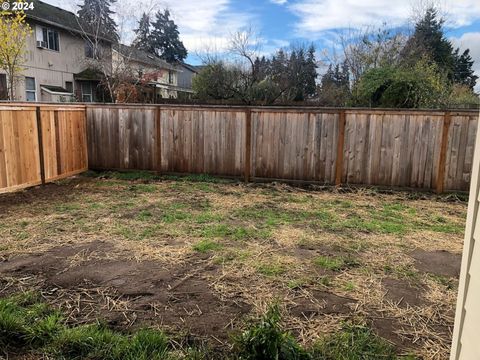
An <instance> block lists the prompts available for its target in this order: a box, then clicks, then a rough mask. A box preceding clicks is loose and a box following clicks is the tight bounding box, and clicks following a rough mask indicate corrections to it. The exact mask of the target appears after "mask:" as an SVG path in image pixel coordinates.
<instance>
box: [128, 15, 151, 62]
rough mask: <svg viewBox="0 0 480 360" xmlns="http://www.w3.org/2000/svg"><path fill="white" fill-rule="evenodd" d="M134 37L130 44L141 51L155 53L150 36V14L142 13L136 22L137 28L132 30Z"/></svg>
mask: <svg viewBox="0 0 480 360" xmlns="http://www.w3.org/2000/svg"><path fill="white" fill-rule="evenodd" d="M134 32H135V39H134V40H133V43H132V45H133V46H134V47H135V48H137V49H139V50H142V51H146V52H148V53H153V54H154V53H155V49H154V47H153V44H152V37H151V33H150V16H149V15H148V14H146V13H143V14H142V17H141V18H140V20H139V22H138V28H137V29H135V30H134Z"/></svg>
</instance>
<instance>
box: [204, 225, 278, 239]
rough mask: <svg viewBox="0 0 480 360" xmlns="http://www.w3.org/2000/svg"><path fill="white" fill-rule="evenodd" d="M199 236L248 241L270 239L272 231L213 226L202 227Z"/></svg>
mask: <svg viewBox="0 0 480 360" xmlns="http://www.w3.org/2000/svg"><path fill="white" fill-rule="evenodd" d="M199 236H201V237H203V238H207V239H216V238H222V239H232V240H236V241H240V240H246V239H267V238H269V237H270V231H268V230H266V229H260V230H259V229H254V228H247V227H242V226H231V225H228V224H213V225H206V226H204V227H202V228H201V229H200V231H199Z"/></svg>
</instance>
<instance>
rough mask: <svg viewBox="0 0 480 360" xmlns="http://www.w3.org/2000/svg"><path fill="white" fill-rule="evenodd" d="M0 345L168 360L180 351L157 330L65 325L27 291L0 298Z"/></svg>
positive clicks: (54, 353)
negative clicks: (22, 293) (124, 332)
mask: <svg viewBox="0 0 480 360" xmlns="http://www.w3.org/2000/svg"><path fill="white" fill-rule="evenodd" d="M0 347H1V348H2V350H3V351H4V352H5V351H6V352H7V353H8V351H11V352H12V353H16V354H19V353H29V352H31V353H35V354H42V355H44V356H47V358H58V359H106V360H120V359H122V360H137V359H140V360H147V359H154V360H161V359H162V360H163V359H165V360H167V359H175V358H177V355H179V352H178V351H177V350H175V349H173V348H172V347H171V346H170V343H169V340H168V338H167V337H166V335H165V334H164V333H163V332H160V331H157V330H151V329H140V330H138V331H136V332H134V333H133V334H123V333H120V332H116V331H113V330H111V329H109V328H107V327H106V326H104V325H101V324H86V325H79V326H68V325H67V324H66V322H65V320H64V319H63V317H62V315H61V313H60V312H59V311H57V310H53V309H52V308H50V307H49V306H47V305H46V304H45V303H42V302H41V301H40V300H39V298H38V297H36V296H33V295H32V294H29V293H27V294H24V295H19V296H12V297H10V298H6V299H1V300H0ZM199 354H200V353H199ZM203 355H205V354H203Z"/></svg>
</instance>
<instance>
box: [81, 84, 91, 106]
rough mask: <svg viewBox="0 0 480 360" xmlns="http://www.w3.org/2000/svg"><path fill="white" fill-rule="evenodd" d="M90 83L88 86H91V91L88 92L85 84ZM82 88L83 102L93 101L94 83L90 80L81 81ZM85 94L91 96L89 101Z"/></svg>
mask: <svg viewBox="0 0 480 360" xmlns="http://www.w3.org/2000/svg"><path fill="white" fill-rule="evenodd" d="M86 84H88V87H89V90H90V92H89V93H86V92H84V91H83V90H84V86H85V85H86ZM80 87H81V89H82V102H93V86H92V83H91V82H89V81H84V82H82V83H81V85H80ZM85 96H90V100H89V101H85V99H84V97H85Z"/></svg>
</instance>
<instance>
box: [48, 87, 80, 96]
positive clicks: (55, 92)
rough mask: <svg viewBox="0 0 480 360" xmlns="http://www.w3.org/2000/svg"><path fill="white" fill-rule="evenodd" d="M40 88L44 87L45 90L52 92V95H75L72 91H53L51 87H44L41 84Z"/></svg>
mask: <svg viewBox="0 0 480 360" xmlns="http://www.w3.org/2000/svg"><path fill="white" fill-rule="evenodd" d="M40 89H42V90H43V91H46V92H47V93H49V94H52V95H71V96H73V93H71V92H60V91H52V90H49V89H47V88H45V87H43V86H42V85H40Z"/></svg>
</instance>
